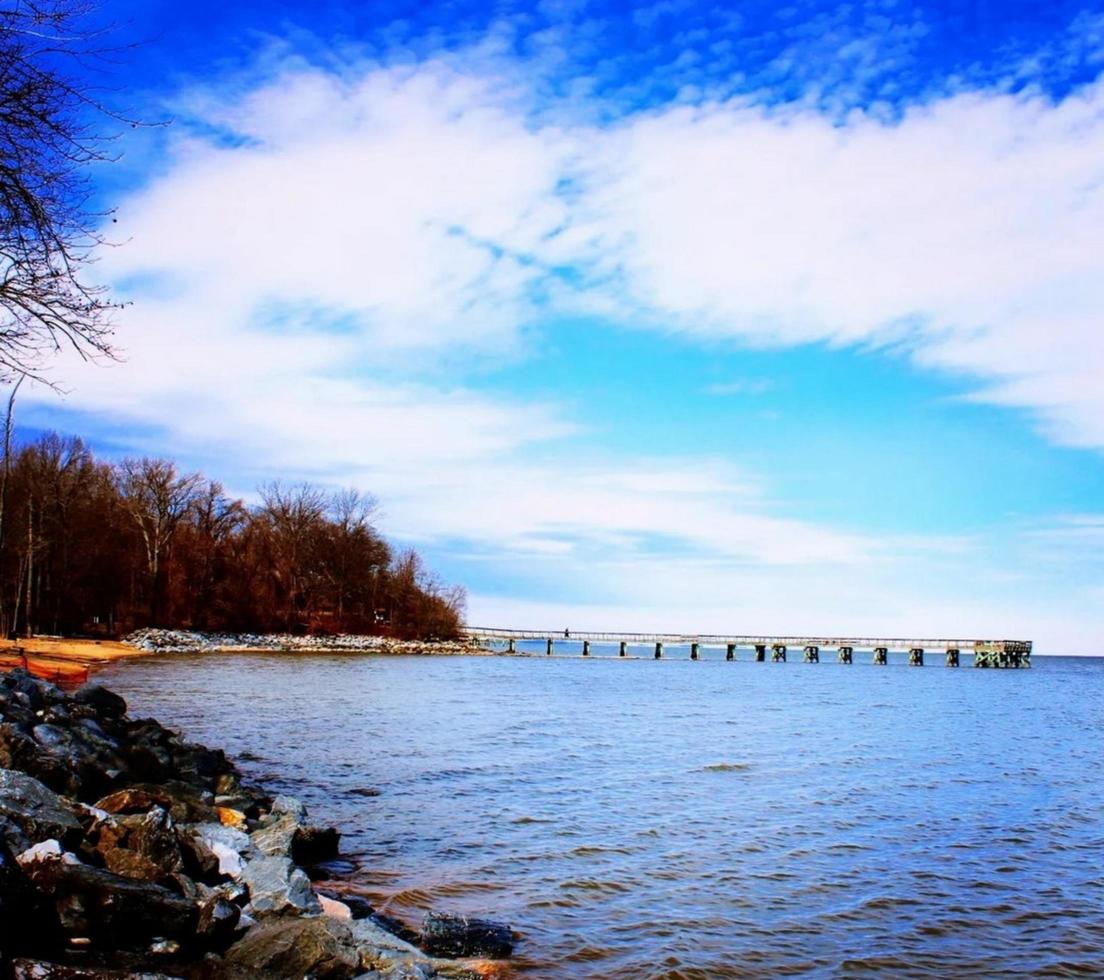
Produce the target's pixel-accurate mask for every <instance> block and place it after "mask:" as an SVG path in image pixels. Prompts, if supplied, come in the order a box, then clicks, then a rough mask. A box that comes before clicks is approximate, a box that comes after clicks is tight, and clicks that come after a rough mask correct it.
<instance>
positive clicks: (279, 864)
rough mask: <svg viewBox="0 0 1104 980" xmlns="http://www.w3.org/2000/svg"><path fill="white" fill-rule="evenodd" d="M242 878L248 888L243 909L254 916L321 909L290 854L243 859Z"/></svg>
mask: <svg viewBox="0 0 1104 980" xmlns="http://www.w3.org/2000/svg"><path fill="white" fill-rule="evenodd" d="M241 878H242V882H243V883H244V884H245V886H246V887H247V888H248V889H249V905H248V906H247V907H246V911H247V912H249V914H250V915H252V916H254V917H255V918H259V917H260V916H263V915H303V914H309V915H317V914H318V913H320V912H321V911H322V906H321V905H320V904H319V902H318V898H317V897H316V896H315V894H314V892H313V891H312V890H311V884H310V879H309V878H308V877H307V876H306V875H305V874H304V873H303V872H302V871H301V870H300V869H299V868H297V867H295V865H293V864H292V863H291V858H286V857H278V856H271V857H270V856H265V857H259V858H256V859H255V860H252V861H249V862H247V863H246V865H245V867H244V868H243V869H242V873H241Z"/></svg>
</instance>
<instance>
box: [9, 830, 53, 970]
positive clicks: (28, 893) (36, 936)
mask: <svg viewBox="0 0 1104 980" xmlns="http://www.w3.org/2000/svg"><path fill="white" fill-rule="evenodd" d="M61 940H62V935H61V924H60V923H59V922H58V917H57V912H56V911H55V910H54V908H53V906H52V905H51V904H50V903H49V902H47V901H46V900H45V899H44V898H43V896H42V895H40V894H39V893H38V892H37V891H35V889H34V888H33V886H32V885H31V883H30V880H29V879H28V878H27V875H26V873H25V872H24V871H23V869H22V868H21V867H20V865H19V864H18V863H17V862H16V859H15V858H14V857H13V856H12V852H11V850H10V849H9V848H8V845H7V843H6V842H5V841H4V840H3V839H0V972H2V971H3V964H4V962H5V960H4V958H5V956H12V955H20V956H23V955H38V954H44V953H46V952H47V951H49V950H51V949H56V948H57V947H58V946H59V945H60V944H61Z"/></svg>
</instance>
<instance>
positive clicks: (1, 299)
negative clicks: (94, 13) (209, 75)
mask: <svg viewBox="0 0 1104 980" xmlns="http://www.w3.org/2000/svg"><path fill="white" fill-rule="evenodd" d="M92 9H93V7H92V5H91V4H88V3H85V2H84V0H5V2H4V3H3V6H2V7H0V378H2V379H4V380H11V379H12V378H14V377H17V376H20V375H28V376H30V377H32V378H35V379H37V380H43V367H44V364H45V359H46V357H47V356H48V355H49V354H52V353H54V352H56V351H59V350H61V349H62V348H63V347H68V348H71V349H73V350H75V351H76V352H77V353H78V354H80V355H81V356H82V357H89V356H95V355H110V353H111V346H110V338H111V316H110V314H111V311H112V309H113V308H114V306H115V304H113V303H111V302H110V301H109V299H108V297H107V293H106V291H105V289H104V287H103V286H102V285H100V284H97V283H95V282H94V280H93V279H92V278H91V277H90V275H89V270H88V265H89V262H90V260H91V258H92V250H93V249H94V248H96V247H97V246H98V245H101V244H103V239H102V236H101V233H100V230H99V226H100V225H101V224H102V223H103V222H104V219H105V218H106V215H104V214H102V213H96V211H95V210H94V209H93V208H92V206H91V204H90V202H91V196H92V193H91V185H90V181H89V165H90V164H94V163H97V162H102V161H105V160H108V159H110V158H111V156H110V143H111V140H112V138H113V136H112V135H111V134H104V133H103V132H102V131H100V130H101V129H103V128H104V125H105V123H107V122H108V121H110V120H113V121H114V122H121V120H119V119H118V117H116V116H114V115H113V114H112V113H111V112H110V111H109V110H108V109H107V108H106V107H105V106H103V105H102V104H100V103H99V102H97V101H96V100H95V99H93V98H92V97H91V96H90V95H89V94H88V92H87V91H86V90H85V88H82V86H81V85H80V84H78V83H77V82H76V81H74V79H73V78H72V77H70V76H69V74H67V70H68V69H71V68H72V67H73V66H75V65H78V64H80V63H82V61H83V59H85V58H87V57H89V56H92V55H95V53H96V52H95V51H94V50H92V48H93V43H94V38H95V36H96V35H95V32H92V31H89V30H87V29H85V26H84V25H85V23H86V20H87V17H88V15H89V13H90V11H91V10H92ZM112 128H115V127H114V126H112Z"/></svg>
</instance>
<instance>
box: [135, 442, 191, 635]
mask: <svg viewBox="0 0 1104 980" xmlns="http://www.w3.org/2000/svg"><path fill="white" fill-rule="evenodd" d="M118 472H119V490H120V493H121V494H122V498H123V504H124V506H125V507H126V509H127V511H128V512H129V513H130V515H131V517H132V518H133V519H134V523H135V524H136V525H137V526H138V532H139V534H140V535H141V537H142V543H143V545H144V546H145V553H146V570H147V572H148V573H149V585H150V593H149V596H150V601H149V607H150V622H152V623H154V624H157V623H158V622H159V621H160V617H161V614H162V610H163V604H162V599H163V596H164V592H165V579H164V573H165V568H164V558H165V555H166V552H167V550H168V548H169V546H170V544H171V543H172V539H173V535H175V534H176V530H177V528H178V527H179V526H180V522H181V521H183V520H184V518H185V516H187V514H188V513H189V511H191V509H192V508H193V507H194V506H195V504H196V501H197V498H198V494H199V490H200V486H201V484H202V477H200V476H199V474H198V473H187V474H184V475H183V476H181V475H179V474H178V473H177V471H176V464H175V463H173V462H170V461H169V460H165V459H124V460H123V461H122V462H121V463H120V464H119V471H118Z"/></svg>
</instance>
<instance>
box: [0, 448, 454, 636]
mask: <svg viewBox="0 0 1104 980" xmlns="http://www.w3.org/2000/svg"><path fill="white" fill-rule="evenodd" d="M4 462H5V464H6V466H5V469H6V472H7V474H8V475H7V486H6V493H5V503H4V511H3V540H2V542H0V630H2V631H3V633H4V634H7V633H10V632H18V633H30V632H47V633H67V634H77V633H84V632H92V633H102V634H107V635H111V634H117V633H122V632H125V631H127V630H129V629H132V628H135V627H138V626H145V625H157V626H167V627H180V628H192V629H202V630H222V629H226V630H256V631H274V630H279V631H284V630H287V631H292V632H300V633H301V632H364V633H388V634H393V635H396V636H403V637H440V638H449V637H453V636H456V635H457V633H458V632H459V630H460V628H461V625H462V616H463V610H464V598H465V596H464V591H463V589H460V588H454V589H446V588H444V587H443V586H442V585H441V584H440V583H439V582H438V581H437V580H436V579H435V578H434V577H433V576H432V575H431V574H430V573H429V572H428V571H427V570H426V568H425V566H424V564H423V562H422V560H421V558H420V557H419V556H418V555H417V554H416V553H414V552H412V551H406V552H403V553H402V554H400V555H398V556H393V554H392V550H391V548H390V546H389V545H388V544H387V542H386V541H385V540H384V539H383V538H382V537H381V536H380V534H379V532H378V530H377V529H376V527H375V526H374V524H373V523H372V518H373V516H374V514H375V511H376V501H375V500H374V499H373V498H371V497H368V496H364V495H362V494H360V493H358V492H357V491H353V490H343V491H338V492H336V493H328V492H326V491H325V490H323V489H322V488H320V487H316V486H312V485H310V484H299V485H296V486H286V485H283V484H279V483H273V484H269V485H267V486H265V487H262V488H261V490H260V503H259V504H258V505H256V506H255V507H252V508H250V507H247V506H246V505H245V504H244V503H243V502H242V501H240V500H234V499H232V498H231V497H228V496H227V495H226V493H225V491H224V490H223V488H222V486H221V485H220V484H219V483H217V482H214V481H211V480H208V479H206V478H205V477H203V476H201V475H200V474H198V473H181V472H180V471H179V470H178V468H177V466H176V464H175V463H173V462H171V461H169V460H163V459H126V460H123V461H122V462H120V463H118V464H116V465H111V464H108V463H104V462H100V461H98V460H96V459H95V458H94V457H93V455H92V453H91V452H90V451H89V450H88V449H87V447H85V445H84V444H83V443H82V442H81V440H79V439H75V438H70V437H61V436H58V435H56V434H53V433H50V434H47V435H44V436H42V437H41V438H40V439H38V440H36V441H35V442H33V443H30V444H27V445H24V446H21V447H17V448H15V449H13V450H12V452H11V454H10V456H9V457H8V458H6V459H5V460H4Z"/></svg>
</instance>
